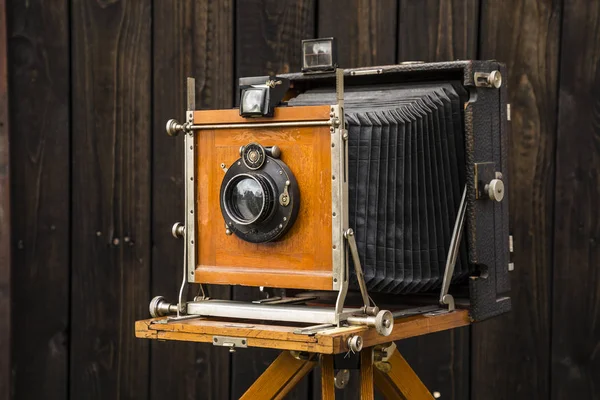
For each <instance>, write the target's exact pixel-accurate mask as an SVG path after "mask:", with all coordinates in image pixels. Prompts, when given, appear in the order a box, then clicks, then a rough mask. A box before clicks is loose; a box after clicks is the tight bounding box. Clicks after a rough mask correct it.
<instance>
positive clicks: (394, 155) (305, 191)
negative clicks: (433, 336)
mask: <svg viewBox="0 0 600 400" xmlns="http://www.w3.org/2000/svg"><path fill="white" fill-rule="evenodd" d="M303 57H304V60H303V72H302V73H293V74H285V75H279V76H261V77H251V78H241V79H240V80H239V88H240V92H239V95H240V97H239V103H240V106H239V109H228V110H207V111H197V110H195V102H194V86H193V79H189V80H188V111H187V117H186V120H185V122H184V123H178V122H177V121H175V120H170V121H169V122H168V123H167V132H168V133H169V134H170V135H177V134H180V135H181V136H183V140H184V141H185V154H184V155H182V156H183V158H184V160H185V161H184V162H185V182H186V184H185V205H186V209H185V210H184V211H185V222H184V223H181V224H176V225H175V226H174V227H173V234H174V235H175V236H178V237H182V238H183V239H184V240H185V245H184V249H185V250H184V254H185V256H184V259H185V261H184V281H183V284H182V290H181V292H180V293H179V300H178V302H177V303H173V304H170V303H167V302H166V301H165V299H164V298H162V297H160V296H159V297H156V298H155V299H153V300H152V302H151V304H150V311H151V313H152V315H154V316H159V315H166V314H169V313H177V317H179V318H182V317H185V316H188V315H192V316H196V315H204V316H218V317H230V318H244V319H261V320H273V321H290V322H297V323H306V324H313V325H314V324H325V325H340V324H344V323H349V324H366V325H370V326H375V327H376V328H377V330H378V331H379V332H380V333H381V334H384V335H385V334H388V333H389V332H390V330H391V327H392V324H393V317H394V313H396V315H399V314H398V313H405V314H406V311H405V309H406V307H412V308H410V309H411V310H414V309H415V305H416V306H417V308H416V310H417V311H415V312H420V311H419V310H421V311H422V310H429V311H432V310H433V312H451V311H452V310H454V308H455V307H458V306H462V307H468V308H469V311H470V316H471V318H472V319H473V320H481V319H485V318H488V317H491V316H494V315H497V314H500V313H503V312H506V311H508V310H509V309H510V298H509V297H508V296H507V292H508V291H509V279H508V273H509V271H510V270H511V269H512V264H511V263H510V260H509V256H510V250H509V249H510V247H511V244H510V243H509V232H508V203H507V200H508V199H507V197H506V196H505V190H506V186H507V174H506V173H507V154H506V149H507V146H506V142H507V134H508V122H507V121H508V120H510V105H509V104H507V92H506V86H505V85H504V84H503V80H502V76H503V75H506V73H505V72H506V71H505V66H504V65H503V64H501V63H498V62H496V61H452V62H437V63H421V62H411V63H402V64H400V65H391V66H380V67H369V68H355V69H343V70H342V69H338V68H337V66H336V62H335V42H334V40H333V39H331V38H330V39H318V40H308V41H304V42H303ZM186 283H196V284H222V285H247V286H256V287H268V288H280V289H288V290H287V291H282V290H277V291H276V293H275V296H271V297H270V298H262V299H257V301H254V302H239V301H228V300H217V299H209V298H207V297H206V296H205V295H201V296H197V297H196V298H194V301H187V300H186V298H185V297H186V296H185V295H184V293H185V291H184V287H185V285H186ZM290 289H291V290H290ZM201 293H204V292H203V291H202V292H201ZM376 304H377V305H376ZM427 304H430V305H431V304H435V306H434V307H431V306H429V307H424V305H427ZM381 308H385V309H386V310H382V309H381ZM399 310H400V311H399ZM402 310H404V311H402ZM436 310H437V311H436ZM177 317H176V318H177Z"/></svg>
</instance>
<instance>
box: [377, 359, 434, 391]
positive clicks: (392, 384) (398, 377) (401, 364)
mask: <svg viewBox="0 0 600 400" xmlns="http://www.w3.org/2000/svg"><path fill="white" fill-rule="evenodd" d="M388 363H389V364H390V366H391V369H390V370H389V372H387V373H384V372H382V371H379V370H377V371H376V373H375V374H376V378H375V382H376V383H377V384H378V387H379V384H381V391H382V392H384V393H386V392H389V391H390V388H394V389H396V390H397V393H398V397H399V398H405V399H410V400H434V398H433V396H432V395H431V393H430V392H429V390H428V389H427V387H426V386H425V385H424V384H423V382H422V381H421V379H420V378H419V376H418V375H417V374H416V373H415V371H414V370H413V369H412V368H411V366H410V365H409V364H408V363H407V362H406V360H405V359H404V357H402V355H401V354H400V353H399V352H398V350H394V352H393V353H392V355H391V356H390V358H389V359H388ZM384 379H387V382H385V383H384V382H382V381H383V380H384ZM398 397H394V396H390V397H389V398H391V399H394V398H398ZM386 398H388V397H387V396H386Z"/></svg>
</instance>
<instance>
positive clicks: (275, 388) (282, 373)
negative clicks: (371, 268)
mask: <svg viewBox="0 0 600 400" xmlns="http://www.w3.org/2000/svg"><path fill="white" fill-rule="evenodd" d="M469 323H470V320H469V316H468V312H467V310H456V311H453V312H450V313H443V314H437V315H416V316H411V317H401V318H397V319H395V320H394V328H393V331H392V333H391V334H390V335H389V336H381V335H379V334H378V333H377V332H376V331H375V328H369V327H366V326H345V327H340V328H334V329H327V330H323V331H319V332H316V333H315V334H311V335H308V334H298V333H297V330H298V327H297V326H283V325H276V324H267V323H265V324H260V323H258V322H256V321H251V322H250V323H249V322H248V321H239V322H236V321H232V320H223V319H216V318H195V319H186V320H169V319H167V318H164V317H163V318H153V319H147V320H142V321H137V322H136V324H135V330H136V336H137V337H139V338H146V339H156V340H182V341H188V342H204V343H212V344H213V345H215V346H224V347H228V348H229V349H230V351H234V350H237V349H240V348H246V347H263V348H271V349H278V350H282V353H281V354H280V355H279V357H277V359H276V360H275V361H274V362H273V363H272V364H271V365H270V366H269V368H267V370H266V371H265V372H264V373H263V374H262V375H261V376H260V377H259V378H258V379H257V380H256V381H255V382H254V384H252V386H251V387H250V388H249V389H248V391H247V392H246V393H245V394H244V395H243V396H242V399H245V400H248V399H252V400H266V399H282V398H283V397H284V396H285V395H286V394H287V393H289V391H290V390H291V389H292V388H293V387H294V386H295V385H296V384H297V383H298V382H300V380H301V379H302V378H303V377H304V376H306V374H308V373H309V372H310V371H311V370H312V369H313V368H314V367H315V366H316V365H317V363H319V362H320V364H321V386H322V393H323V399H324V400H329V399H334V398H335V388H334V355H336V354H345V353H348V352H349V351H350V350H349V344H348V343H349V341H350V340H351V339H352V338H355V337H356V336H360V338H361V339H362V343H363V348H362V351H361V352H360V363H359V364H360V394H361V399H373V395H374V389H375V388H377V389H378V390H379V391H380V392H381V393H382V394H383V395H384V397H385V398H386V399H405V400H422V399H429V400H431V399H433V396H432V395H431V394H430V393H429V391H428V390H427V388H426V387H425V385H423V383H422V382H421V380H420V379H419V377H418V376H417V375H416V374H415V372H414V371H413V370H412V368H411V367H410V366H409V365H408V363H407V362H406V360H404V358H403V357H402V356H401V355H400V353H399V352H398V351H397V350H396V349H395V345H393V342H394V341H396V340H401V339H406V338H409V337H413V336H420V335H426V334H428V333H432V332H439V331H443V330H447V329H453V328H456V327H459V326H465V325H468V324H469ZM292 352H293V353H292Z"/></svg>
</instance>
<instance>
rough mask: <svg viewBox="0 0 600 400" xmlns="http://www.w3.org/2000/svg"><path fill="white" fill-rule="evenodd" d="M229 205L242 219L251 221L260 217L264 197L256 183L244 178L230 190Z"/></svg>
mask: <svg viewBox="0 0 600 400" xmlns="http://www.w3.org/2000/svg"><path fill="white" fill-rule="evenodd" d="M231 204H232V205H233V208H234V210H235V211H236V214H238V215H239V216H241V217H242V219H245V220H252V219H255V218H256V217H258V216H259V215H260V212H261V210H262V208H263V206H264V204H265V196H264V193H263V190H262V188H261V187H260V185H259V184H258V182H256V181H255V180H254V179H250V178H244V179H242V180H240V181H239V182H238V183H237V184H236V185H235V187H233V189H232V190H231Z"/></svg>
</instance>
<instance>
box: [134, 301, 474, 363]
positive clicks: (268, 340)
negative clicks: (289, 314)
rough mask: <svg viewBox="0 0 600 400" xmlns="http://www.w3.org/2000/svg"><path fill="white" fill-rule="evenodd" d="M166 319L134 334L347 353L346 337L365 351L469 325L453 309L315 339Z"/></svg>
mask: <svg viewBox="0 0 600 400" xmlns="http://www.w3.org/2000/svg"><path fill="white" fill-rule="evenodd" d="M164 320H165V318H155V319H147V320H141V321H137V322H136V323H135V335H136V336H137V337H139V338H146V339H157V340H179V341H186V342H204V343H211V342H212V340H213V336H215V335H218V336H231V337H238V338H245V339H246V342H247V345H248V347H262V348H270V349H279V350H296V351H307V352H311V353H321V354H340V353H347V352H348V351H349V349H348V338H350V336H356V335H358V336H361V337H362V338H363V346H364V347H365V348H367V347H372V346H376V345H378V344H383V343H388V342H392V341H396V340H401V339H407V338H410V337H414V336H421V335H426V334H428V333H433V332H439V331H444V330H448V329H453V328H457V327H460V326H465V325H468V324H469V317H468V312H467V310H456V311H454V312H451V313H447V314H439V315H433V316H425V315H416V316H413V317H404V318H398V319H396V320H395V321H394V328H393V330H392V333H391V334H390V335H389V336H381V335H380V334H378V333H377V332H376V330H375V328H369V327H367V326H347V327H340V328H335V329H327V330H323V331H321V332H317V334H316V335H314V336H309V335H297V334H294V331H295V330H296V329H298V327H297V326H295V325H289V326H284V325H267V324H258V323H254V322H252V323H251V324H248V323H247V322H244V321H241V322H239V321H232V320H227V319H210V318H198V319H191V320H182V321H173V322H169V323H167V324H165V323H157V322H158V321H162V322H164Z"/></svg>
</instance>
